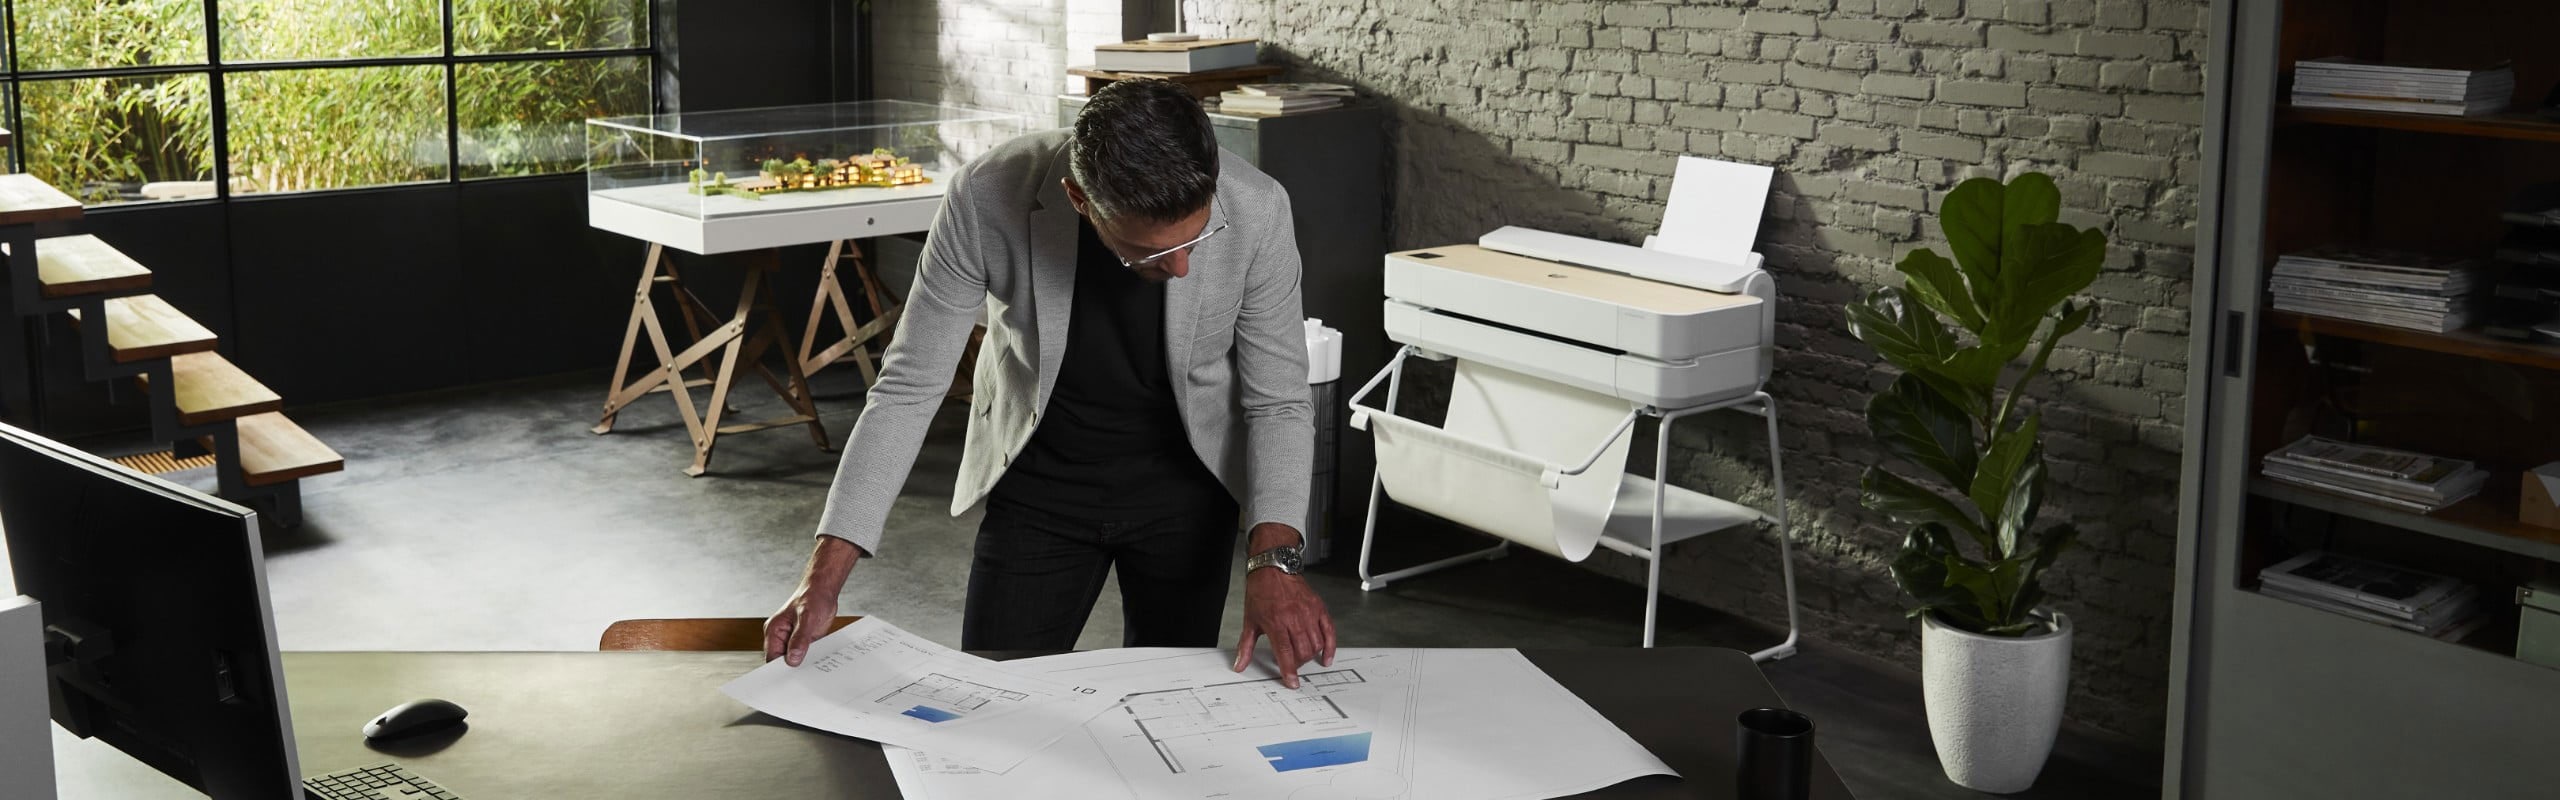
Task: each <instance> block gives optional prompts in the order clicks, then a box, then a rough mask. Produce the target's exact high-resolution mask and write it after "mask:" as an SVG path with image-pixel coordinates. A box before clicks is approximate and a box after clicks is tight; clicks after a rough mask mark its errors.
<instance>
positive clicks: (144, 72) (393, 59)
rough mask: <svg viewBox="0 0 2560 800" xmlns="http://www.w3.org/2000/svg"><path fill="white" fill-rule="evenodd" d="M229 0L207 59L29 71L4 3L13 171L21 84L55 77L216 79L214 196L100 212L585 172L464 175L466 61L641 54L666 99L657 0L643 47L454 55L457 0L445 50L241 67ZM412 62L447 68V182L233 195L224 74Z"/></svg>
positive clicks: (216, 6)
mask: <svg viewBox="0 0 2560 800" xmlns="http://www.w3.org/2000/svg"><path fill="white" fill-rule="evenodd" d="M223 1H224V0H199V2H200V3H201V4H202V6H203V8H204V46H205V60H204V63H201V64H152V65H143V66H127V67H88V68H79V69H40V70H28V69H25V68H24V65H23V64H22V62H21V61H20V60H19V57H18V0H0V26H5V27H0V37H5V38H6V39H7V49H8V53H7V57H8V68H7V69H5V70H0V85H5V86H6V88H7V90H8V109H7V111H8V115H7V119H8V129H9V130H10V131H11V136H10V142H9V152H8V153H7V159H8V163H9V166H10V169H11V170H12V171H23V170H25V168H26V164H25V159H24V158H23V156H22V153H23V152H24V150H25V143H24V140H25V138H26V137H25V130H26V127H25V125H24V124H23V122H24V120H22V119H21V117H20V111H19V109H20V108H21V107H23V106H24V105H25V96H26V93H25V91H24V89H23V85H24V84H25V83H28V82H39V83H40V82H44V81H53V80H77V79H95V78H148V77H174V76H186V75H203V76H206V80H207V81H208V82H209V83H210V84H211V85H210V86H209V87H208V88H207V91H208V92H209V93H210V94H209V97H208V98H207V104H208V105H209V106H210V107H211V108H210V111H211V113H212V115H213V119H212V120H211V122H212V133H213V141H212V142H210V143H208V146H210V147H211V148H213V184H214V196H212V197H197V198H189V199H184V200H141V201H133V202H126V203H116V204H113V205H109V206H105V207H102V208H99V209H94V210H112V209H122V208H162V207H168V206H173V205H184V204H190V203H214V202H229V201H233V200H254V199H267V198H291V197H312V196H317V195H328V194H335V193H342V192H373V191H395V190H400V189H415V188H419V187H425V186H458V185H461V184H464V183H484V182H490V181H518V180H541V179H557V178H560V177H562V176H566V175H578V174H583V173H584V172H585V170H584V169H578V170H567V171H561V172H552V173H543V174H537V175H491V176H483V177H475V178H465V177H463V164H462V116H461V115H462V109H461V106H460V103H459V100H460V99H461V98H459V97H458V96H457V95H458V94H459V92H458V89H457V84H456V81H457V77H456V76H457V74H458V73H459V72H460V68H461V66H462V65H465V64H492V63H515V62H529V61H585V60H599V61H600V60H606V59H614V58H632V57H637V58H640V59H642V64H643V74H644V75H647V76H649V87H650V88H649V113H653V114H654V113H660V112H662V111H663V110H664V108H665V99H664V98H663V97H661V96H659V93H658V91H657V81H656V80H655V76H656V75H657V70H658V64H659V52H658V42H659V41H661V35H660V31H659V28H658V26H659V25H660V24H661V22H662V21H663V20H662V19H661V17H660V14H659V8H658V6H659V3H658V2H654V0H653V1H652V2H644V3H642V4H641V5H643V6H645V7H646V8H647V13H646V14H645V16H644V17H643V19H644V22H645V24H646V25H647V26H648V28H647V30H645V31H642V34H643V35H642V37H641V38H642V40H643V41H644V42H645V44H643V45H642V46H638V47H621V48H602V49H576V50H535V51H526V52H516V53H456V52H454V41H453V5H454V0H436V8H437V9H438V13H439V14H441V15H442V16H443V23H444V24H443V29H444V46H443V48H442V51H443V52H442V53H441V54H433V55H413V56H386V57H379V58H329V59H295V60H287V61H245V62H240V63H236V64H232V63H225V62H224V61H223V58H222V3H223ZM414 66H441V67H443V68H444V134H445V136H444V143H445V175H444V179H443V180H441V181H438V180H424V181H406V182H401V183H388V184H375V185H371V186H344V187H332V188H327V189H309V190H303V191H291V192H249V193H245V194H233V193H232V191H231V141H230V138H231V106H230V98H229V97H227V96H226V89H225V87H224V83H225V81H224V80H223V79H224V78H225V77H227V76H229V75H231V74H234V73H256V72H277V71H290V70H311V69H346V68H357V67H414Z"/></svg>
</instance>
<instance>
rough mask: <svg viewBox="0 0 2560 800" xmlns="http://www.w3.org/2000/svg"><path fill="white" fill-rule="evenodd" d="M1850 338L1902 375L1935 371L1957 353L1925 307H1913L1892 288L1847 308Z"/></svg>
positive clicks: (1951, 338)
mask: <svg viewBox="0 0 2560 800" xmlns="http://www.w3.org/2000/svg"><path fill="white" fill-rule="evenodd" d="M1848 315H1849V335H1851V336H1855V337H1858V341H1861V342H1865V343H1867V346H1868V347H1872V348H1875V350H1876V353H1877V354H1878V355H1881V356H1884V360H1886V361H1888V362H1891V363H1892V364H1893V365H1894V366H1896V367H1901V368H1902V371H1904V372H1928V371H1935V370H1936V369H1937V368H1938V367H1939V365H1940V364H1943V363H1944V362H1945V361H1946V359H1947V356H1948V355H1949V354H1952V353H1954V352H1955V351H1956V336H1955V334H1954V333H1953V332H1950V331H1948V330H1947V326H1946V324H1945V323H1942V322H1939V321H1938V316H1937V315H1936V314H1932V313H1929V311H1928V309H1926V308H1913V307H1912V304H1911V303H1909V302H1906V300H1905V298H1904V297H1903V294H1902V290H1901V289H1898V288H1894V287H1890V286H1888V287H1885V288H1882V289H1877V290H1875V291H1873V292H1870V293H1868V294H1867V298H1866V300H1865V301H1864V302H1860V303H1852V304H1850V305H1849V309H1848Z"/></svg>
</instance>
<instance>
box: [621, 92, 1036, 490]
mask: <svg viewBox="0 0 2560 800" xmlns="http://www.w3.org/2000/svg"><path fill="white" fill-rule="evenodd" d="M1023 127H1024V126H1023V125H1022V121H1021V119H1020V118H1018V117H1014V116H1011V115H1005V114H996V113H992V112H985V111H977V110H974V109H965V108H953V107H948V106H936V105H928V104H924V103H909V102H903V101H893V100H881V101H865V102H858V103H835V104H827V105H814V106H790V107H783V108H763V109H745V110H738V111H714V112H705V113H698V114H660V115H644V116H636V117H616V118H611V119H595V120H588V121H587V142H588V152H589V158H590V162H589V166H588V170H587V176H588V193H587V223H588V224H589V225H591V226H593V227H595V228H597V229H599V230H606V231H612V232H614V233H619V234H623V235H625V236H630V237H632V238H635V239H639V240H641V241H645V242H648V243H649V250H648V255H647V257H646V259H645V260H644V261H643V263H642V265H641V272H640V283H639V286H638V288H637V289H636V290H634V291H633V293H632V302H631V319H630V322H629V324H627V325H626V326H625V327H624V329H623V335H622V352H621V355H620V356H619V357H617V359H616V360H615V361H614V375H613V383H612V385H611V386H610V387H609V388H608V389H607V392H606V397H605V404H604V413H603V416H602V418H601V419H599V420H598V421H597V423H596V425H595V427H594V428H593V431H594V432H595V433H597V434H604V433H609V432H611V431H612V430H613V425H614V420H615V417H616V416H617V415H618V414H620V413H621V411H622V409H624V408H628V407H629V406H630V405H631V404H632V403H636V402H639V401H640V400H641V399H642V398H644V397H647V396H648V395H650V394H653V393H657V392H666V393H669V394H672V395H674V396H675V399H676V410H677V413H678V414H679V415H680V416H681V417H682V418H683V420H684V426H685V431H686V433H687V434H688V436H689V437H690V439H691V441H692V444H693V450H694V457H693V463H692V464H691V465H690V466H688V467H686V468H685V474H687V475H697V476H698V475H701V474H703V472H704V471H705V470H707V469H708V468H709V466H710V461H711V453H712V449H713V448H714V447H715V446H717V444H718V443H719V438H720V437H721V436H722V435H724V434H732V433H745V432H748V431H756V430H765V429H770V428H780V427H790V426H797V425H805V426H807V427H808V430H809V435H810V437H811V438H812V439H814V440H816V442H817V445H818V447H819V448H820V449H822V450H823V449H831V448H830V445H829V443H828V441H827V432H826V427H825V426H824V425H823V424H821V423H820V422H819V421H818V410H817V405H816V403H815V401H814V400H812V398H811V397H810V390H809V376H810V375H812V374H815V373H817V372H818V371H820V370H823V369H826V368H827V367H828V366H830V365H833V364H835V363H837V362H838V361H841V360H845V359H851V360H852V361H853V362H854V364H855V365H856V366H857V367H858V368H859V369H860V370H861V372H862V379H863V382H864V383H865V384H866V385H867V384H869V383H870V382H872V381H874V380H877V379H878V377H879V372H878V365H877V363H876V355H875V352H874V351H875V350H879V349H881V348H882V347H883V345H884V344H885V341H886V339H887V336H888V334H889V332H890V330H891V329H892V328H893V327H894V326H896V324H897V317H898V310H899V308H900V307H901V303H900V301H899V299H898V298H897V296H896V295H895V294H893V293H891V292H890V291H889V290H888V289H887V287H885V286H883V285H882V284H881V283H880V280H879V278H878V277H877V276H875V275H873V274H872V271H871V269H870V266H869V265H868V264H867V263H865V262H864V261H863V258H862V250H861V249H860V248H859V247H858V246H856V245H855V243H854V242H855V240H857V239H861V238H865V237H872V236H888V235H895V234H902V233H916V232H920V231H924V230H928V229H930V228H931V227H932V225H933V218H934V215H935V214H936V213H938V212H939V211H940V210H941V208H942V197H943V194H944V193H945V192H946V191H948V189H949V186H950V182H949V179H950V177H951V175H952V174H953V173H954V172H955V171H957V170H958V169H959V168H960V166H961V165H962V164H964V163H966V161H967V158H966V155H967V154H974V153H978V152H984V151H985V150H986V149H987V148H990V147H993V146H994V145H996V144H998V143H1001V142H1003V141H1004V140H1005V139H1009V138H1011V137H1012V136H1013V135H1015V134H1017V133H1019V132H1020V131H1021V130H1022V129H1023ZM817 243H824V244H826V245H827V253H826V257H825V260H824V262H823V264H822V265H821V266H820V268H819V275H818V292H817V296H816V298H815V299H814V300H813V301H812V302H811V304H810V307H809V318H808V324H807V326H806V327H805V328H803V329H802V332H801V338H800V342H799V350H798V352H797V353H796V354H794V353H790V352H787V351H786V352H784V353H783V356H782V358H781V361H782V362H783V364H782V370H781V372H780V373H779V374H777V373H776V372H775V371H774V370H773V369H772V368H771V367H769V366H767V364H766V360H765V358H764V357H765V355H766V354H767V353H768V352H770V351H773V350H775V349H777V348H788V347H789V341H790V335H789V334H788V333H787V332H785V331H784V330H783V328H782V325H781V323H780V321H778V320H777V319H775V318H774V314H776V313H778V311H777V309H775V308H774V299H773V275H772V272H773V271H774V269H775V268H776V265H775V263H774V261H773V260H772V259H762V260H757V261H754V262H752V263H751V264H749V265H748V266H747V274H746V277H745V281H744V283H743V285H742V286H741V287H740V289H739V292H738V302H737V305H736V306H735V308H733V309H732V310H731V311H730V313H729V314H728V315H727V316H725V317H724V316H722V315H720V314H719V313H718V312H715V311H714V310H712V308H711V307H710V306H709V305H708V304H706V303H704V302H703V301H702V299H701V298H700V297H699V296H697V295H696V294H695V293H694V292H693V291H692V290H691V289H690V288H688V287H687V285H686V282H685V279H684V276H683V275H682V274H681V273H680V272H679V271H678V270H677V268H676V265H675V261H674V258H673V256H672V254H669V253H667V252H666V249H667V248H670V247H672V248H675V249H678V250H683V251H686V252H691V253H697V254H703V255H711V254H718V253H734V252H741V251H749V250H767V249H771V248H779V247H788V246H791V245H800V244H817ZM848 278H849V279H851V280H852V281H854V282H855V283H856V285H858V286H860V287H861V290H862V297H863V300H864V301H865V304H866V305H868V306H869V308H870V315H871V319H870V321H868V322H863V323H859V324H857V323H856V319H855V317H854V313H853V302H852V295H851V294H850V293H848V292H847V291H846V289H845V285H844V284H845V281H846V280H847V279H848ZM660 289H664V290H665V291H666V293H667V296H668V298H669V299H670V302H672V303H673V304H674V306H675V308H674V310H675V312H676V316H677V317H678V318H679V319H680V320H681V322H682V323H683V325H684V329H685V330H684V332H685V335H684V336H683V337H681V338H679V337H675V336H671V335H670V334H669V332H668V331H667V330H666V323H665V322H664V321H663V320H661V319H660V314H659V308H658V305H657V301H656V299H655V298H656V296H657V294H658V291H659V290H660ZM830 321H832V322H834V323H835V325H836V328H837V329H838V330H840V331H841V332H842V335H841V336H840V337H839V338H836V339H834V340H833V341H832V342H831V343H828V344H825V345H823V346H821V345H820V343H819V333H818V332H819V330H820V329H821V328H823V327H825V325H826V324H827V323H828V322H830ZM644 342H645V343H646V346H647V348H648V350H649V354H650V355H652V356H654V357H655V359H656V365H655V366H649V367H642V368H640V369H638V370H637V372H636V374H635V372H634V369H633V365H632V357H633V356H634V355H635V354H637V353H639V352H640V350H641V347H642V345H643V343H644ZM742 366H743V367H745V368H750V369H753V370H755V372H756V373H757V376H758V377H759V378H761V379H762V380H763V381H764V382H765V384H766V385H767V386H769V387H771V388H772V389H773V391H774V393H775V394H777V395H779V396H780V397H781V398H782V400H783V403H784V404H785V405H786V406H788V407H789V408H790V411H791V413H790V414H789V415H787V416H784V417H782V418H779V419H773V420H767V421H763V422H752V423H745V424H727V425H724V424H722V420H721V418H722V416H723V415H725V414H726V413H727V412H728V408H729V392H730V391H731V389H732V387H733V384H734V383H735V381H736V379H737V377H738V371H739V369H740V368H741V367H742ZM697 369H698V371H699V375H700V377H695V378H688V377H686V373H687V372H688V371H695V370H697ZM706 386H707V387H710V391H711V396H710V398H709V401H708V402H707V403H703V404H696V403H695V402H694V400H693V394H692V391H693V390H695V389H699V388H703V387H706Z"/></svg>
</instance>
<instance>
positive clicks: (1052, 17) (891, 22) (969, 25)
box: [871, 0, 1088, 126]
mask: <svg viewBox="0 0 2560 800" xmlns="http://www.w3.org/2000/svg"><path fill="white" fill-rule="evenodd" d="M1087 3H1088V0H968V1H967V2H960V1H959V0H950V1H948V2H933V1H932V0H896V1H895V2H883V3H875V4H873V5H872V15H871V21H872V25H874V26H875V28H874V30H873V31H872V34H871V45H872V48H873V53H872V69H873V70H874V73H873V76H872V86H873V87H874V89H875V90H876V91H877V92H878V94H879V96H880V97H881V98H882V99H890V100H920V101H926V102H935V103H949V104H952V105H961V106H971V107H976V108H989V109H996V110H1000V111H1011V112H1015V113H1020V114H1026V115H1030V116H1032V117H1033V118H1034V119H1035V120H1036V121H1037V125H1038V126H1046V125H1048V124H1049V120H1052V119H1054V118H1055V116H1056V113H1057V103H1056V100H1055V99H1054V98H1055V97H1056V95H1057V94H1058V93H1059V92H1061V91H1064V90H1065V88H1066V86H1067V73H1066V68H1067V63H1066V62H1067V57H1066V54H1067V52H1068V51H1067V20H1068V10H1069V6H1070V5H1074V6H1083V5H1086V4H1087Z"/></svg>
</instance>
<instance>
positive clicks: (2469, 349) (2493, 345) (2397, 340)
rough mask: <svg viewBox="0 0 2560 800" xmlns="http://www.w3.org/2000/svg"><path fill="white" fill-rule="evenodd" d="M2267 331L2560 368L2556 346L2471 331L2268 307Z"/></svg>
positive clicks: (2537, 366) (2559, 349)
mask: <svg viewBox="0 0 2560 800" xmlns="http://www.w3.org/2000/svg"><path fill="white" fill-rule="evenodd" d="M2263 318H2264V319H2265V320H2266V327H2267V332H2268V333H2270V334H2282V333H2292V332H2307V333H2312V334H2316V335H2320V336H2335V337H2338V338H2341V339H2354V340H2356V341H2360V342H2373V343H2375V344H2386V345H2390V346H2392V347H2405V348H2409V349H2412V350H2425V351H2428V352H2433V353H2444V354H2447V355H2454V356H2461V357H2464V358H2477V359H2483V360H2487V361H2495V362H2499V363H2502V364H2516V365H2520V366H2527V367H2535V368H2539V369H2550V370H2560V345H2549V344H2538V343H2534V342H2518V341H2511V340H2507V339H2498V338H2493V337H2489V336H2483V335H2481V334H2479V333H2477V332H2474V331H2454V332H2452V333H2428V332H2426V331H2417V330H2410V329H2408V328H2394V327H2391V326H2388V325H2374V324H2371V323H2365V322H2357V321H2355V320H2347V319H2332V318H2329V317H2314V316H2308V315H2303V314H2295V313H2292V312H2287V311H2276V310H2272V309H2270V310H2268V311H2266V312H2265V314H2264V315H2263Z"/></svg>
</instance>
